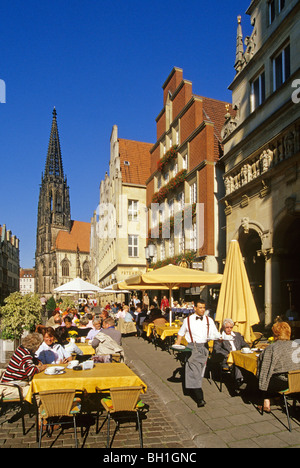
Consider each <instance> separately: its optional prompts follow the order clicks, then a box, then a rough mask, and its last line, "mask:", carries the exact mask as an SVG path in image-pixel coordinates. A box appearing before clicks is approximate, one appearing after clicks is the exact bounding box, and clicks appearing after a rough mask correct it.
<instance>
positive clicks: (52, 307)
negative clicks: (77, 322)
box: [46, 296, 56, 310]
mask: <svg viewBox="0 0 300 468" xmlns="http://www.w3.org/2000/svg"><path fill="white" fill-rule="evenodd" d="M55 307H56V302H55V299H54V297H53V296H51V297H50V299H48V301H47V303H46V309H47V310H55Z"/></svg>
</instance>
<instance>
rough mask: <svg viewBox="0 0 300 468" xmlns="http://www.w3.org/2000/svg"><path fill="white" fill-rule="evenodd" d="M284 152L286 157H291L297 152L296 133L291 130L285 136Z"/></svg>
mask: <svg viewBox="0 0 300 468" xmlns="http://www.w3.org/2000/svg"><path fill="white" fill-rule="evenodd" d="M283 141H284V154H285V157H286V158H290V157H291V156H292V155H293V154H294V152H295V133H294V132H292V131H291V132H289V133H288V134H287V135H286V136H285V137H284V140H283Z"/></svg>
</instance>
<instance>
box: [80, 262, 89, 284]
mask: <svg viewBox="0 0 300 468" xmlns="http://www.w3.org/2000/svg"><path fill="white" fill-rule="evenodd" d="M82 272H83V279H84V280H88V279H89V277H90V265H89V262H88V261H85V262H84V263H83V265H82Z"/></svg>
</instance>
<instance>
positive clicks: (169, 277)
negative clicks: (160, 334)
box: [123, 264, 223, 323]
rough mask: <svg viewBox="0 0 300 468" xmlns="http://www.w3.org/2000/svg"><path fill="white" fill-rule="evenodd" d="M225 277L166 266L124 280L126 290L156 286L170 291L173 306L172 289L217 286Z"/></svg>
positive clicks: (175, 266)
mask: <svg viewBox="0 0 300 468" xmlns="http://www.w3.org/2000/svg"><path fill="white" fill-rule="evenodd" d="M222 278H223V275H220V274H217V273H207V272H205V271H199V270H193V269H191V268H184V267H181V266H177V265H172V264H170V265H166V266H164V267H162V268H158V269H157V270H153V271H148V272H147V273H142V274H139V275H135V276H131V277H130V278H127V279H126V280H124V283H125V284H123V285H124V286H125V285H126V288H129V287H131V286H134V285H135V286H140V287H143V288H144V289H151V288H152V287H153V288H154V287H155V286H156V287H157V289H158V288H161V289H168V290H169V302H170V306H171V298H172V289H176V288H179V287H186V288H190V287H191V286H204V285H207V284H217V283H221V282H222ZM169 320H170V323H171V322H172V312H171V309H170V318H169Z"/></svg>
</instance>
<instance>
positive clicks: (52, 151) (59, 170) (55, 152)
mask: <svg viewBox="0 0 300 468" xmlns="http://www.w3.org/2000/svg"><path fill="white" fill-rule="evenodd" d="M52 115H53V119H52V127H51V133H50V140H49V146H48V153H47V160H46V167H45V177H47V176H49V175H53V176H54V177H61V178H62V179H63V177H64V171H63V164H62V157H61V150H60V142H59V135H58V128H57V119H56V116H57V112H56V109H55V107H54V109H53V112H52Z"/></svg>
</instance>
